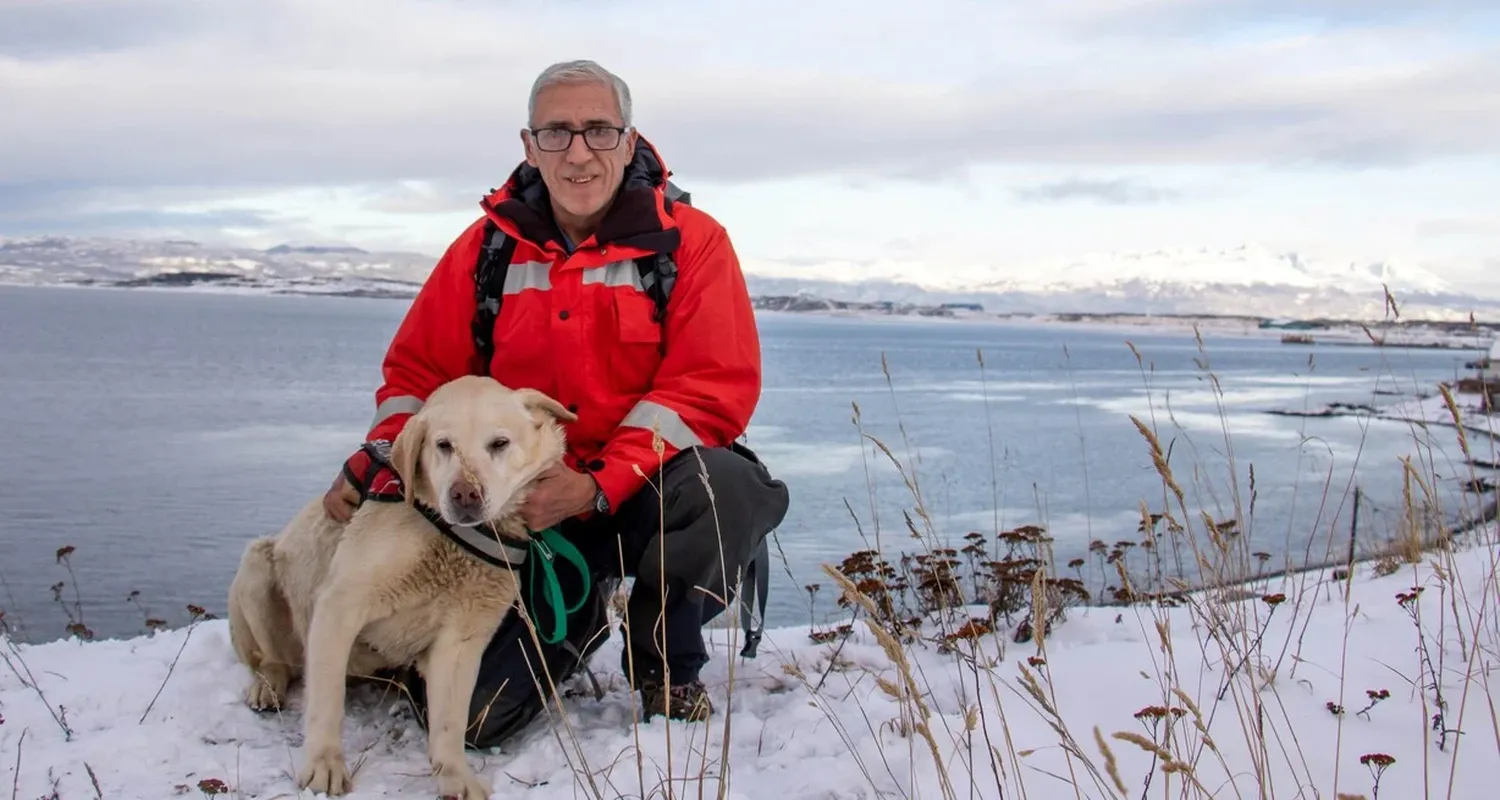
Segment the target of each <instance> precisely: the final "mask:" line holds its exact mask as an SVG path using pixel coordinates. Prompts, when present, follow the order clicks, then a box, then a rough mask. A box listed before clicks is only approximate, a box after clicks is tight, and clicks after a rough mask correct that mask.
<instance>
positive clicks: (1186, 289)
mask: <svg viewBox="0 0 1500 800" xmlns="http://www.w3.org/2000/svg"><path fill="white" fill-rule="evenodd" d="M436 260H437V259H436V258H435V257H433V256H431V255H425V254H420V253H405V252H378V253H377V252H368V251H365V250H361V249H359V248H355V247H323V246H315V245H314V246H296V245H281V246H277V247H273V248H270V249H267V250H257V249H252V248H236V247H223V246H213V245H204V244H199V243H196V242H187V241H154V240H130V239H102V238H69V237H45V238H26V239H20V238H17V239H0V283H13V284H14V283H20V284H33V285H60V284H75V285H110V286H127V287H129V286H186V285H192V286H196V287H199V288H205V287H206V288H214V289H222V290H241V291H262V292H283V293H285V292H293V293H305V294H312V293H316V294H344V295H357V296H391V297H407V296H410V295H412V294H413V293H414V292H415V291H416V289H417V287H418V286H419V285H420V283H421V282H422V281H423V280H424V279H425V278H426V277H427V274H428V273H429V272H430V271H431V269H432V266H433V264H434V263H435V262H436ZM743 263H744V268H745V272H746V275H747V278H748V280H749V283H750V288H751V291H752V292H753V293H754V294H756V295H759V296H766V295H812V296H816V297H822V298H828V299H834V300H843V301H855V302H868V303H897V304H907V305H918V306H920V305H929V306H931V305H939V304H944V303H959V304H977V305H980V306H982V307H983V308H984V310H985V311H988V312H993V313H1038V314H1049V313H1086V314H1110V313H1150V314H1223V315H1249V316H1264V317H1277V318H1304V319H1305V318H1343V319H1362V320H1378V319H1381V318H1383V317H1384V316H1385V315H1386V300H1385V290H1386V288H1388V289H1389V290H1390V292H1391V293H1392V295H1393V296H1394V297H1395V300H1396V303H1397V305H1398V308H1399V310H1400V313H1401V316H1402V318H1405V319H1417V318H1425V319H1444V320H1462V319H1468V318H1469V315H1470V313H1471V312H1472V313H1473V314H1474V315H1475V316H1477V317H1480V318H1491V319H1493V318H1497V317H1500V297H1495V296H1492V295H1485V296H1480V295H1476V294H1475V293H1473V292H1469V291H1465V290H1462V289H1460V288H1457V287H1454V286H1451V285H1450V284H1449V283H1448V282H1447V281H1445V280H1443V279H1442V278H1440V277H1438V276H1437V275H1434V274H1433V273H1431V272H1429V271H1427V270H1424V269H1421V268H1419V267H1413V266H1406V265H1400V266H1398V265H1392V264H1389V263H1374V264H1357V263H1329V262H1320V261H1313V260H1310V259H1307V258H1305V257H1303V256H1300V255H1299V254H1297V253H1284V252H1275V251H1271V250H1267V249H1261V248H1252V247H1241V248H1236V249H1232V250H1220V251H1212V250H1175V251H1169V250H1163V251H1155V252H1143V253H1125V254H1110V255H1098V256H1090V257H1087V258H1082V259H1077V260H1071V261H1066V262H1059V263H1053V264H1042V265H1027V267H1026V268H1025V269H1024V270H1019V269H1017V270H1011V269H1009V268H1006V267H1001V266H995V265H945V266H944V268H943V270H942V271H940V272H939V271H934V270H933V269H932V268H931V267H930V266H928V265H924V264H920V263H907V262H899V261H879V262H832V261H811V260H803V259H797V260H791V259H789V260H781V261H777V260H763V259H752V258H745V259H744V261H743Z"/></svg>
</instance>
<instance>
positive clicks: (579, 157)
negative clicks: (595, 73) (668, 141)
mask: <svg viewBox="0 0 1500 800" xmlns="http://www.w3.org/2000/svg"><path fill="white" fill-rule="evenodd" d="M531 126H532V128H534V129H536V130H537V132H538V135H540V136H544V137H545V136H547V134H544V133H542V131H543V129H546V128H566V129H571V130H573V131H575V132H579V133H577V135H575V136H574V137H573V141H572V143H571V144H569V145H568V147H567V149H566V150H563V151H562V152H547V151H544V150H543V149H542V148H541V147H539V146H538V142H537V141H536V140H534V139H533V138H532V136H531V133H530V132H529V131H521V141H522V142H523V143H524V144H525V147H526V163H528V164H530V165H531V166H533V167H536V168H537V169H538V170H540V171H541V173H542V180H543V181H544V182H545V183H546V184H547V190H548V191H549V192H550V193H551V194H552V203H553V205H554V207H555V209H556V210H558V211H561V212H564V213H565V214H566V215H568V216H571V217H574V218H577V219H580V220H582V219H589V218H591V217H594V216H595V215H597V214H599V213H600V212H602V211H603V210H604V209H605V208H606V207H607V206H608V205H609V202H610V200H611V199H613V198H614V196H615V190H616V189H618V188H619V187H620V182H621V180H623V179H624V176H625V165H626V164H629V163H630V159H631V158H632V157H633V156H634V155H635V140H636V133H635V131H633V130H631V131H628V132H627V133H626V135H624V136H621V137H619V143H618V144H617V145H616V146H615V147H614V148H613V149H610V150H594V149H591V148H590V147H589V145H588V143H587V142H585V141H584V138H585V137H584V135H583V133H581V132H582V131H584V130H587V129H588V128H600V127H603V128H622V127H624V121H623V120H622V119H620V112H619V110H618V109H617V108H616V106H615V94H614V91H613V90H612V89H611V88H610V87H609V86H608V85H607V84H604V83H599V82H589V83H563V84H554V85H552V86H549V87H547V88H546V89H543V90H542V91H541V92H540V93H538V94H537V97H536V111H535V113H534V115H533V117H532V120H531ZM596 135H599V136H603V137H608V136H612V135H613V132H603V131H600V132H596ZM594 143H595V146H598V144H599V141H598V140H595V142H594ZM542 144H543V145H545V144H547V142H546V140H545V139H543V141H542ZM560 221H561V220H560Z"/></svg>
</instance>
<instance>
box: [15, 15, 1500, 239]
mask: <svg viewBox="0 0 1500 800" xmlns="http://www.w3.org/2000/svg"><path fill="white" fill-rule="evenodd" d="M1493 16H1495V12H1491V11H1487V10H1486V7H1485V4H1481V3H1478V2H1459V1H1458V0H1432V2H1431V3H1428V4H1417V3H1401V2H1396V0H1372V2H1370V3H1356V2H1355V0H1308V2H1305V3H1303V2H1299V3H1293V2H1292V0H1264V2H1251V0H1194V1H1193V2H1189V1H1188V0H1073V2H1063V3H1049V4H1038V3H1026V2H994V3H983V4H976V3H972V2H961V1H960V0H933V2H932V3H930V4H928V5H927V6H925V7H923V8H922V9H921V13H914V11H913V7H912V6H911V5H910V4H909V3H897V2H895V0H873V1H870V0H867V1H866V2H854V1H853V0H829V2H827V3H818V4H808V3H805V2H797V3H793V2H789V1H788V0H766V2H763V3H756V4H743V3H736V2H731V1H730V0H661V1H660V2H649V3H648V2H644V0H618V2H611V3H600V2H587V3H579V2H574V3H563V4H543V3H523V2H519V1H517V0H496V1H495V2H482V3H481V2H477V1H476V0H366V2H364V3H361V4H360V6H359V8H358V10H357V12H356V11H351V9H350V7H349V5H348V4H347V3H345V2H342V1H341V0H215V2H211V3H209V2H200V1H199V0H115V1H114V2H105V1H104V0H20V2H16V1H15V0H12V1H11V2H6V3H3V4H0V109H4V112H3V113H4V115H5V118H6V124H4V125H0V233H6V232H16V231H18V230H22V229H24V230H27V231H30V230H35V229H36V227H37V226H42V225H59V226H63V225H71V226H72V227H73V228H74V229H76V228H79V227H84V226H87V225H89V224H98V225H111V224H125V223H130V224H135V223H140V224H149V223H152V222H153V219H155V220H156V221H160V222H162V223H163V224H171V225H190V224H198V223H199V222H201V223H203V224H206V225H207V224H213V222H214V221H215V218H214V217H213V216H212V215H213V214H215V213H218V214H223V215H225V216H224V217H223V219H224V220H225V223H226V224H230V223H233V222H238V223H240V225H239V227H241V228H245V229H249V228H254V227H256V225H257V224H262V223H263V224H264V225H267V226H270V228H269V229H268V230H273V231H274V232H275V233H276V234H277V235H279V234H280V233H281V232H282V231H283V230H284V229H285V230H290V229H292V227H294V226H297V225H304V224H308V225H310V224H311V223H310V222H309V220H312V219H313V218H315V217H316V218H317V219H318V220H319V222H318V224H319V225H321V226H324V228H322V230H324V231H325V233H326V235H330V236H332V235H337V236H347V237H362V236H371V235H373V236H376V237H378V238H379V237H385V238H387V239H390V240H391V241H390V243H391V244H397V243H398V242H397V241H396V240H399V239H400V238H401V237H403V236H407V235H408V234H407V233H404V232H403V231H410V230H412V229H413V227H412V226H415V225H418V224H420V225H425V226H430V229H431V233H429V234H427V239H426V241H427V242H428V243H429V246H431V243H439V246H440V242H439V240H445V237H448V236H451V233H452V231H453V230H455V229H456V228H457V227H458V226H460V225H461V224H462V223H463V220H465V219H467V218H472V215H473V214H474V212H475V210H476V203H477V200H478V198H479V197H480V196H481V195H482V194H483V193H484V191H485V190H487V189H489V188H490V187H492V186H494V185H496V184H497V183H498V182H499V181H500V180H502V179H503V178H504V176H505V175H506V174H508V173H509V172H510V171H511V169H513V168H514V166H515V164H516V162H517V160H518V159H519V158H520V144H519V141H518V138H517V131H518V129H519V128H520V127H521V126H522V125H523V124H524V122H525V120H524V113H525V106H526V93H527V90H528V89H529V87H530V84H531V81H532V80H533V79H534V77H535V75H536V73H537V71H538V70H539V69H541V68H542V67H543V66H545V65H546V64H548V63H551V62H553V61H557V60H562V59H567V58H576V57H580V56H584V57H592V58H596V59H598V60H599V61H601V62H602V63H604V64H605V65H607V66H610V67H611V68H612V69H615V70H616V71H618V72H619V73H620V74H622V75H623V76H624V77H625V78H626V79H627V80H628V81H629V82H630V84H631V87H632V90H633V93H634V96H635V103H636V110H637V121H638V123H639V124H640V126H641V128H642V130H643V132H644V133H645V134H646V135H647V136H648V137H649V138H650V139H651V140H652V141H653V142H655V143H656V144H657V145H658V146H659V147H660V148H661V150H662V152H663V154H664V156H665V157H666V160H667V162H668V165H669V166H670V167H671V168H672V169H674V170H675V171H676V173H677V177H678V179H679V182H680V183H682V184H683V185H684V186H688V187H689V188H692V187H694V186H704V185H708V186H710V187H712V188H713V189H714V190H715V191H716V192H717V196H716V197H714V203H715V207H716V208H725V207H726V206H727V205H729V204H730V203H731V201H730V200H729V199H728V198H730V197H731V196H732V195H733V194H734V193H735V192H750V191H752V190H754V188H755V187H757V186H764V185H769V184H773V183H776V182H785V181H797V182H799V185H818V186H833V185H840V186H845V187H848V186H858V187H866V188H867V189H868V190H869V191H870V192H877V193H878V192H891V191H897V192H901V193H904V194H907V195H908V196H909V195H910V194H911V193H914V192H928V191H931V190H932V189H933V187H938V188H939V189H941V194H938V193H936V192H934V193H933V195H932V196H933V197H934V199H937V198H939V197H940V198H941V199H939V200H937V202H940V203H947V204H951V205H963V206H966V207H978V206H980V205H981V204H982V203H983V202H985V201H986V194H987V192H988V193H989V194H991V195H993V194H995V193H994V192H991V191H990V190H992V189H994V187H997V186H998V187H1005V186H1018V187H1020V188H1019V189H1017V190H1015V191H1013V192H1008V191H1006V190H1005V189H1003V188H1001V189H1000V190H999V192H998V194H999V195H1003V197H1002V198H1001V199H1002V201H1003V200H1015V199H1019V200H1021V201H1023V202H1024V203H1025V205H1026V206H1027V208H1026V209H1025V213H1026V214H1027V215H1028V220H1029V222H1028V224H1032V225H1034V224H1035V223H1034V221H1035V220H1036V219H1039V217H1038V216H1036V215H1038V214H1045V213H1047V211H1046V209H1048V208H1056V209H1058V211H1059V213H1062V212H1067V213H1072V212H1073V211H1074V209H1073V208H1072V207H1071V206H1069V205H1063V204H1061V203H1060V202H1059V201H1063V200H1070V201H1078V200H1092V201H1095V202H1097V203H1102V204H1106V205H1119V204H1122V203H1124V204H1134V205H1141V206H1144V205H1156V206H1159V207H1166V204H1167V201H1170V200H1173V199H1176V198H1177V197H1178V196H1179V193H1180V191H1181V190H1177V189H1171V188H1167V185H1183V186H1187V185H1192V186H1200V185H1208V184H1206V183H1203V182H1201V181H1200V178H1202V177H1203V175H1201V174H1200V175H1193V176H1187V177H1185V178H1184V176H1183V174H1182V170H1191V169H1198V168H1202V169H1206V170H1217V171H1218V172H1215V173H1212V174H1213V175H1215V176H1218V175H1222V174H1225V173H1227V172H1228V171H1233V170H1267V168H1269V170H1268V171H1276V170H1278V169H1282V168H1295V169H1296V170H1298V171H1300V173H1301V174H1309V173H1317V174H1322V175H1327V174H1330V173H1339V174H1357V173H1358V172H1360V171H1370V170H1372V169H1384V168H1387V167H1392V166H1396V167H1401V166H1410V165H1416V164H1427V163H1430V162H1435V161H1445V160H1446V161H1449V162H1450V163H1451V161H1452V160H1454V159H1460V158H1487V157H1488V158H1493V157H1496V156H1497V155H1500V96H1497V95H1496V94H1495V92H1494V90H1493V85H1494V84H1493V76H1494V75H1495V74H1497V73H1500V47H1497V45H1496V36H1495V35H1494V28H1493V27H1491V28H1485V27H1484V25H1483V24H1481V23H1483V22H1485V21H1486V20H1488V19H1489V18H1491V17H1493ZM585 17H586V19H587V24H582V25H581V24H579V22H580V20H581V19H584V18H585ZM787 19H795V20H796V24H795V25H787V24H786V20H787ZM1486 30H1488V31H1489V33H1488V34H1486V33H1485V31H1486ZM13 120H19V121H20V122H19V124H14V123H13V122H12V121H13ZM1004 169H1013V170H1016V171H1017V174H1012V175H1009V176H1007V177H1006V178H1005V179H1004V180H999V181H996V180H990V179H988V178H985V179H981V178H976V177H975V176H976V175H978V174H983V173H984V172H985V171H986V170H1004ZM1019 173H1025V174H1019ZM1132 173H1135V174H1141V175H1149V176H1151V180H1149V181H1147V180H1144V179H1122V178H1114V177H1110V176H1115V175H1121V174H1132ZM1069 175H1073V176H1079V177H1072V178H1069V177H1067V176H1069ZM1164 175H1171V176H1173V177H1171V178H1162V176H1164ZM1157 180H1161V181H1162V184H1158V183H1157V182H1156V181H1157ZM1223 185H1226V186H1228V185H1229V184H1223ZM1235 188H1239V185H1238V184H1236V185H1235ZM1227 193H1228V190H1226V194H1227ZM325 195H326V196H336V197H337V198H338V200H339V203H338V204H337V211H336V212H330V211H327V209H329V208H333V207H334V204H332V203H326V202H322V200H320V198H322V197H324V196H325ZM1199 196H1200V195H1199V193H1198V192H1196V191H1195V192H1194V197H1195V198H1198V197H1199ZM287 198H293V199H294V200H295V202H291V203H290V205H286V204H284V201H286V200H287ZM994 199H995V197H993V196H991V197H989V200H994ZM1219 199H1221V200H1222V199H1223V198H1222V197H1221V198H1219ZM1044 201H1047V202H1044ZM1170 208H1171V210H1172V211H1176V210H1178V208H1177V207H1175V206H1173V207H1170ZM152 213H157V214H160V215H162V216H160V217H159V218H153V217H151V216H150V215H151V214H152ZM757 213H766V212H760V211H757ZM1464 213H1467V211H1466V210H1465V209H1461V208H1460V209H1444V210H1442V211H1434V212H1432V214H1431V216H1439V215H1462V214H1464ZM111 215H113V216H111ZM122 215H123V216H122ZM826 216H831V215H819V216H818V218H817V219H816V220H815V223H816V225H815V226H814V222H813V221H807V220H802V221H798V222H797V224H799V225H804V226H806V227H809V228H811V227H816V228H818V229H822V230H827V229H830V228H833V229H838V230H840V231H841V233H840V234H839V236H840V237H842V239H844V240H853V239H854V238H855V237H862V238H863V240H865V241H868V240H869V236H868V234H867V232H866V231H864V230H863V229H862V228H861V227H860V226H862V225H863V224H864V223H863V220H862V219H861V220H857V221H851V220H850V219H843V220H838V219H827V218H825V217H826ZM335 217H336V218H335ZM906 219H908V220H910V219H911V217H910V215H908V216H907V217H906ZM69 220H72V221H71V222H69ZM929 222H931V221H930V220H924V221H923V222H922V223H915V222H910V221H909V222H908V225H919V226H924V227H923V230H922V231H917V232H912V231H902V233H910V234H912V238H914V239H916V240H920V239H921V234H926V233H932V231H930V230H927V229H928V228H933V227H934V225H933V224H928V223H929ZM1066 222H1067V223H1068V225H1067V228H1068V229H1070V230H1072V229H1076V228H1077V225H1076V223H1074V222H1072V221H1071V220H1067V221H1066ZM1061 224H1062V223H1061V222H1057V223H1055V224H1054V227H1057V226H1060V225H1061ZM403 226H407V227H404V228H403ZM840 226H842V227H840ZM937 227H938V228H941V225H940V224H938V225H937ZM954 227H955V228H966V229H968V228H973V227H974V226H973V225H972V224H965V225H958V224H957V223H954ZM744 228H745V225H744V223H742V224H741V227H740V228H739V229H740V230H743V229H744ZM1095 229H1098V226H1095ZM1176 229H1178V228H1174V230H1176ZM894 233H896V231H882V235H886V234H894ZM266 235H267V236H270V235H272V234H270V233H268V234H266ZM1122 235H1124V234H1122ZM1129 235H1132V236H1134V235H1136V234H1133V233H1132V234H1129ZM1141 235H1144V234H1141ZM1100 236H1101V237H1103V234H1100ZM306 238H311V237H306ZM766 238H767V239H770V238H771V237H770V236H767V237H766ZM833 238H835V237H833V236H832V235H831V234H830V235H829V236H828V241H830V242H831V241H832V240H833ZM947 238H952V237H947ZM1012 238H1015V237H1007V239H1008V240H1009V239H1012ZM781 240H782V241H788V242H795V246H794V245H791V244H788V245H786V246H787V247H788V248H790V249H793V250H795V249H798V248H801V247H804V245H805V242H804V241H803V240H802V239H801V238H793V237H788V236H786V235H785V234H784V233H783V235H782V236H781ZM1233 243H1234V242H1227V243H1225V244H1233ZM1145 244H1146V243H1142V245H1143V246H1144V245H1145ZM1163 244H1167V243H1163ZM829 246H830V247H837V248H838V249H839V250H845V249H848V247H849V245H847V244H843V245H829ZM934 248H935V245H931V244H928V243H925V242H924V243H922V244H918V245H915V246H914V247H913V248H909V249H913V250H915V251H917V252H920V253H922V254H924V255H929V256H930V254H931V253H932V252H934ZM986 248H987V249H984V250H983V252H984V253H985V254H989V253H991V252H992V251H993V246H992V245H991V244H990V243H986ZM761 249H762V250H763V251H764V250H766V249H768V247H762V248H761Z"/></svg>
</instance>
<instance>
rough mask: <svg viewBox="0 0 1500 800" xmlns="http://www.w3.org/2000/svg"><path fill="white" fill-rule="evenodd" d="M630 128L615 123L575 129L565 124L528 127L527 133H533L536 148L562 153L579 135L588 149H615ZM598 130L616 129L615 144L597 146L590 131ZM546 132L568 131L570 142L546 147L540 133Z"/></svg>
mask: <svg viewBox="0 0 1500 800" xmlns="http://www.w3.org/2000/svg"><path fill="white" fill-rule="evenodd" d="M629 130H631V129H630V128H628V127H619V126H615V125H590V126H588V127H587V128H584V129H583V130H574V129H572V128H568V127H563V126H556V127H547V128H528V129H527V133H530V134H531V141H532V143H533V144H535V145H536V149H538V150H540V151H542V152H543V153H562V152H565V151H566V150H567V149H568V148H570V147H572V146H573V140H574V139H575V138H577V137H579V136H583V146H584V147H587V148H588V149H590V150H593V151H595V152H607V151H609V150H614V149H616V148H618V147H619V146H620V143H621V142H624V141H625V133H626V132H627V131H629ZM597 131H614V133H615V142H614V144H612V145H610V146H608V147H595V146H594V145H593V144H592V143H590V142H589V134H590V133H595V132H597ZM545 133H552V134H559V133H566V134H568V142H567V144H564V145H563V146H562V147H557V148H546V147H543V146H542V140H541V136H540V134H545Z"/></svg>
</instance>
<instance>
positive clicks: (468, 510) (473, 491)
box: [448, 481, 484, 516]
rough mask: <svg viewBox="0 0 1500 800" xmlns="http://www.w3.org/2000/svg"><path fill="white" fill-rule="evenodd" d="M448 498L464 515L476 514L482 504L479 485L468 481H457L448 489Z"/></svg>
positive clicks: (482, 496)
mask: <svg viewBox="0 0 1500 800" xmlns="http://www.w3.org/2000/svg"><path fill="white" fill-rule="evenodd" d="M448 499H449V500H451V501H452V502H453V507H454V508H455V509H457V510H458V511H459V512H461V513H463V514H464V515H465V516H476V515H477V514H478V512H479V511H480V509H481V508H482V507H483V506H484V494H483V493H482V492H480V490H479V487H478V486H475V485H474V484H472V483H469V482H468V481H459V482H458V483H455V484H453V488H452V489H449V490H448Z"/></svg>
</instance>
